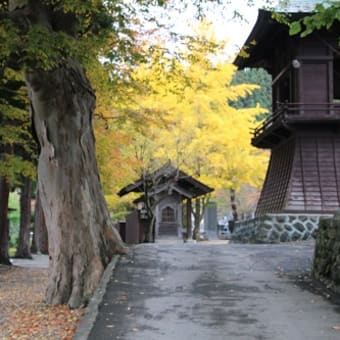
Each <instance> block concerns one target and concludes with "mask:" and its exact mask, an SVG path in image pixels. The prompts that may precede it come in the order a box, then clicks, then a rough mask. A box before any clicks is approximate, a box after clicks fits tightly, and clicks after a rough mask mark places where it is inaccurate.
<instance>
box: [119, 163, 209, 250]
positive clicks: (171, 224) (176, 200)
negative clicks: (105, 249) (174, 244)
mask: <svg viewBox="0 0 340 340" xmlns="http://www.w3.org/2000/svg"><path fill="white" fill-rule="evenodd" d="M213 190H214V189H212V188H210V187H208V186H207V185H205V184H203V183H202V182H200V181H198V180H196V179H194V178H193V177H191V176H189V175H187V174H186V173H185V172H183V171H181V170H180V169H178V168H176V167H174V166H173V165H172V164H171V163H170V162H168V163H167V164H165V165H164V166H163V167H161V168H159V169H158V170H156V171H154V172H153V173H150V174H147V175H146V176H145V177H141V178H140V179H138V180H137V181H135V182H134V183H132V184H130V185H127V186H126V187H124V188H123V189H121V190H120V191H119V193H118V195H119V196H124V195H126V194H128V193H130V192H137V193H141V194H142V196H141V197H140V198H139V199H137V200H136V201H135V202H136V204H137V206H138V207H139V218H138V219H137V218H131V217H130V218H129V217H128V218H127V221H129V220H130V221H131V223H127V225H126V232H127V233H128V234H129V233H130V231H131V230H135V232H132V234H133V235H134V236H132V237H131V242H128V243H138V242H143V241H145V240H146V239H147V235H148V234H149V233H150V230H149V226H150V225H151V224H150V222H151V220H150V219H149V218H150V213H148V209H151V210H152V214H153V215H154V218H155V225H154V226H155V227H154V230H153V231H152V233H153V238H154V239H157V238H158V237H160V236H175V237H178V238H182V233H183V231H184V230H183V219H184V218H183V202H184V201H185V202H186V204H185V216H186V218H185V224H186V229H185V231H186V233H187V234H189V235H188V236H189V237H190V233H191V228H192V225H191V209H192V208H191V200H192V199H194V198H197V197H199V196H202V195H206V194H208V193H210V192H212V191H213ZM133 214H134V216H136V215H135V213H133ZM143 220H148V221H149V223H147V224H145V223H144V229H143V230H141V227H140V224H141V223H142V222H141V221H143ZM128 229H130V230H128ZM141 233H143V234H144V236H143V235H141ZM130 234H131V233H130ZM137 234H138V236H137ZM148 241H151V240H148Z"/></svg>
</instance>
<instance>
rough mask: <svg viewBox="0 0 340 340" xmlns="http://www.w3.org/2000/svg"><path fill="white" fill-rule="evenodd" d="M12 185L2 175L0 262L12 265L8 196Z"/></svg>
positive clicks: (0, 182) (0, 190) (0, 188)
mask: <svg viewBox="0 0 340 340" xmlns="http://www.w3.org/2000/svg"><path fill="white" fill-rule="evenodd" d="M9 189H10V185H9V182H8V181H7V178H6V177H0V264H5V265H10V264H11V262H10V260H9V252H8V250H9V243H8V241H9V224H8V223H9V222H8V217H7V215H8V198H9Z"/></svg>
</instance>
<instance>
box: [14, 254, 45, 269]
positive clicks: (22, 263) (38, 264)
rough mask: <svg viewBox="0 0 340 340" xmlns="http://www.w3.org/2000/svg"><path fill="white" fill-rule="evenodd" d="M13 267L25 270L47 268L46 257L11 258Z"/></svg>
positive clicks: (40, 255)
mask: <svg viewBox="0 0 340 340" xmlns="http://www.w3.org/2000/svg"><path fill="white" fill-rule="evenodd" d="M11 262H12V264H13V265H15V266H18V267H26V268H48V255H42V254H39V255H32V259H17V258H11Z"/></svg>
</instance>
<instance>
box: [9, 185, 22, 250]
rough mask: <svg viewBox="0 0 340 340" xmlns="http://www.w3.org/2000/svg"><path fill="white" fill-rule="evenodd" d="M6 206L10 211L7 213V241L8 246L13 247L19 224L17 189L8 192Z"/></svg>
mask: <svg viewBox="0 0 340 340" xmlns="http://www.w3.org/2000/svg"><path fill="white" fill-rule="evenodd" d="M8 207H9V208H10V209H11V211H10V212H9V214H8V217H9V235H10V241H9V242H10V247H12V248H15V247H16V245H17V240H18V237H19V225H20V195H19V193H18V192H17V191H14V192H11V193H10V195H9V202H8Z"/></svg>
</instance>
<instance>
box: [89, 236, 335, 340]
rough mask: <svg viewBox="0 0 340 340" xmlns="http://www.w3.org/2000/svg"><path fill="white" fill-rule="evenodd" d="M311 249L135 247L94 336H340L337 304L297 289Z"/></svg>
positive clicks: (178, 339)
mask: <svg viewBox="0 0 340 340" xmlns="http://www.w3.org/2000/svg"><path fill="white" fill-rule="evenodd" d="M313 247H314V245H313V242H311V241H309V242H300V243H294V244H280V245H241V244H228V243H227V242H222V241H214V242H213V241H209V242H201V243H197V244H183V243H179V242H169V243H166V242H161V243H158V244H141V245H137V246H134V247H132V249H131V252H130V254H129V255H127V256H125V257H122V258H121V259H120V260H119V262H118V264H117V267H116V269H115V270H114V273H113V275H112V278H111V280H110V282H109V284H108V286H107V290H106V294H105V296H104V300H103V302H102V304H101V306H100V307H99V314H98V317H97V321H96V323H95V325H94V328H93V329H92V332H91V334H90V336H89V339H93V340H94V339H101V340H105V339H122V340H189V339H195V340H203V339H204V340H222V339H223V340H225V339H230V340H238V339H242V340H255V339H259V340H260V339H263V340H265V339H268V340H287V339H288V340H304V339H306V340H336V339H340V331H337V326H339V325H340V314H339V310H338V307H337V306H336V305H333V304H332V303H331V302H330V301H327V300H326V299H325V298H323V297H321V296H318V295H315V294H313V293H311V292H309V291H307V290H304V289H302V288H300V287H299V286H297V285H296V284H295V279H294V277H296V275H299V274H301V275H303V274H305V273H306V272H308V271H309V270H310V267H311V262H312V257H313ZM339 328H340V327H339Z"/></svg>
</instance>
